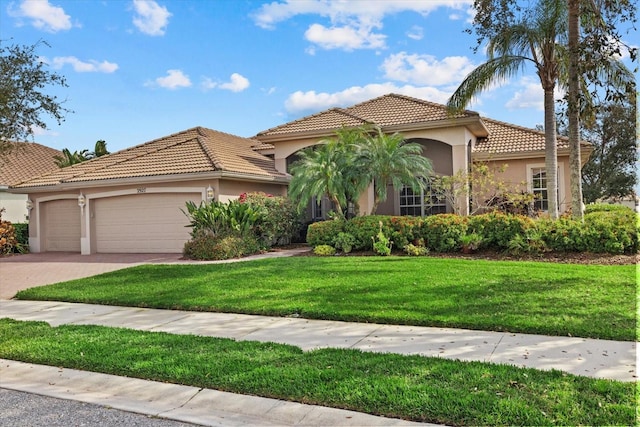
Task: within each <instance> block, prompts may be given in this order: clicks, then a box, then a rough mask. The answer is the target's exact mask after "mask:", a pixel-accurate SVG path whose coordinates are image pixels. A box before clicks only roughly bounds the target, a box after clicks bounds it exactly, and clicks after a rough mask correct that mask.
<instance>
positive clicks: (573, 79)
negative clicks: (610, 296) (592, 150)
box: [567, 0, 583, 219]
mask: <svg viewBox="0 0 640 427" xmlns="http://www.w3.org/2000/svg"><path fill="white" fill-rule="evenodd" d="M568 4H569V11H568V12H569V13H568V33H569V39H568V45H569V46H568V47H569V67H568V77H569V84H568V91H567V102H568V106H567V115H568V122H569V168H570V170H571V177H570V186H571V214H572V216H573V217H574V218H579V219H582V218H583V215H582V173H581V170H582V159H581V156H580V79H581V78H580V73H579V71H578V68H579V62H580V49H579V43H580V0H569V3H568Z"/></svg>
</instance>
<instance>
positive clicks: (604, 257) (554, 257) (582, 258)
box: [273, 244, 640, 265]
mask: <svg viewBox="0 0 640 427" xmlns="http://www.w3.org/2000/svg"><path fill="white" fill-rule="evenodd" d="M305 246H306V245H303V244H293V245H288V246H281V247H278V248H273V250H284V249H293V248H300V247H305ZM394 255H405V254H404V253H401V252H394ZM296 256H315V255H314V254H313V252H312V251H311V248H309V251H308V252H304V253H301V254H298V255H296ZM336 256H347V257H350V256H375V253H373V252H372V251H358V252H351V253H349V254H340V253H338V255H336ZM427 256H428V257H433V258H460V259H484V260H500V261H538V262H555V263H565V264H596V265H633V264H637V263H638V262H639V261H640V255H639V254H635V255H626V254H624V255H611V254H594V253H590V252H578V253H558V252H547V253H543V254H538V255H521V256H515V255H510V254H506V253H503V252H496V251H479V252H476V253H474V254H463V253H438V252H430V253H429V255H427Z"/></svg>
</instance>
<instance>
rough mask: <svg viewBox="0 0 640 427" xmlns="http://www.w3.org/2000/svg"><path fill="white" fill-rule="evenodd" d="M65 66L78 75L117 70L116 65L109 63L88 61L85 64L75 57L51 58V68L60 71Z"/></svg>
mask: <svg viewBox="0 0 640 427" xmlns="http://www.w3.org/2000/svg"><path fill="white" fill-rule="evenodd" d="M65 64H69V65H71V66H72V67H73V70H74V71H77V72H78V73H96V72H97V73H113V72H114V71H116V70H117V69H118V64H114V63H113V62H109V61H102V62H98V61H95V60H93V59H90V60H89V61H87V62H83V61H81V60H79V59H78V58H76V57H75V56H56V57H55V58H53V61H52V66H53V68H56V69H60V68H62V67H64V65H65Z"/></svg>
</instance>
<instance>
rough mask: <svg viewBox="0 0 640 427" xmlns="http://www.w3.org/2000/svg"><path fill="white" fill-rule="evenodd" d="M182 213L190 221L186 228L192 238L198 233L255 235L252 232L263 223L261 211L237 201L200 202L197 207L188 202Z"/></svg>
mask: <svg viewBox="0 0 640 427" xmlns="http://www.w3.org/2000/svg"><path fill="white" fill-rule="evenodd" d="M183 212H184V211H183ZM184 213H185V215H187V217H188V218H189V221H190V223H189V225H188V226H189V227H191V228H192V229H193V230H192V233H191V235H192V236H197V235H198V233H200V232H207V233H211V234H213V235H229V234H233V233H236V234H239V235H241V236H248V235H250V234H255V232H254V230H255V229H256V227H257V226H259V225H260V224H261V223H262V221H263V212H262V211H261V210H258V209H255V208H253V207H252V206H251V205H249V204H246V203H240V202H239V201H237V200H232V201H230V202H228V203H222V202H217V201H215V200H213V201H211V202H210V203H204V202H201V203H200V204H199V205H196V204H195V203H194V202H191V201H188V202H187V212H184Z"/></svg>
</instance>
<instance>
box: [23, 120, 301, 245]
mask: <svg viewBox="0 0 640 427" xmlns="http://www.w3.org/2000/svg"><path fill="white" fill-rule="evenodd" d="M256 144H258V142H257V141H255V140H251V139H247V138H241V137H238V136H234V135H230V134H227V133H223V132H217V131H214V130H211V129H206V128H202V127H196V128H193V129H188V130H185V131H183V132H179V133H175V134H173V135H169V136H166V137H163V138H160V139H156V140H153V141H150V142H147V143H145V144H142V145H138V146H135V147H133V148H129V149H125V150H122V151H118V152H116V153H112V154H109V155H106V156H102V157H98V158H95V159H92V160H89V161H87V162H83V163H79V164H76V165H73V166H69V167H66V168H63V169H58V170H56V171H54V172H51V173H48V174H45V175H42V176H40V177H38V178H35V179H31V180H28V181H25V182H23V183H20V184H17V185H15V186H13V187H12V189H11V191H14V192H15V191H20V192H24V193H27V194H28V195H29V200H30V205H31V206H32V209H31V213H30V222H29V248H30V250H31V251H32V252H44V251H69V252H80V253H82V254H91V253H101V252H102V253H114V252H116V253H118V252H119V253H179V252H182V248H183V246H184V243H185V242H186V241H187V240H188V239H189V230H190V229H189V228H187V227H186V225H187V224H188V223H189V221H188V218H187V217H186V215H185V214H184V213H183V212H182V210H183V209H185V204H186V202H187V201H193V202H196V203H199V202H200V201H204V200H212V199H216V200H220V201H227V200H229V199H231V198H236V197H238V195H239V194H241V193H243V192H245V191H247V192H250V191H264V192H267V193H271V194H276V195H283V194H285V193H286V186H287V184H288V182H289V179H290V177H289V176H288V175H287V174H286V173H282V172H279V171H278V170H276V169H275V167H274V166H273V161H272V160H271V159H269V158H268V157H265V156H263V155H262V154H260V153H258V152H256V151H254V150H253V146H254V145H256Z"/></svg>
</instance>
